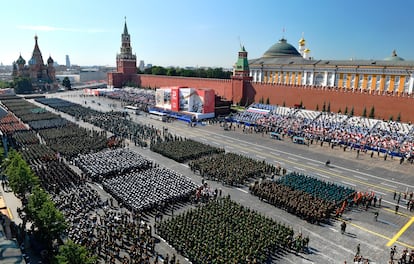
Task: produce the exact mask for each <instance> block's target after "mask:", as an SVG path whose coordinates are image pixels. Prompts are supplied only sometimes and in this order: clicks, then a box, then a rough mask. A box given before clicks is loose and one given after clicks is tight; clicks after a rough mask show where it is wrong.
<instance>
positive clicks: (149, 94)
mask: <svg viewBox="0 0 414 264" xmlns="http://www.w3.org/2000/svg"><path fill="white" fill-rule="evenodd" d="M104 96H106V97H108V98H111V99H117V100H120V101H121V102H126V103H128V104H129V105H133V106H135V107H138V109H139V110H140V111H145V112H148V109H149V108H151V107H154V106H155V90H152V89H136V88H124V89H122V90H121V89H119V90H114V91H111V92H108V93H106V94H105V95H104Z"/></svg>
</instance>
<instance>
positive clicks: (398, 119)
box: [396, 112, 401, 122]
mask: <svg viewBox="0 0 414 264" xmlns="http://www.w3.org/2000/svg"><path fill="white" fill-rule="evenodd" d="M396 121H397V122H401V112H399V113H398V115H397V119H396Z"/></svg>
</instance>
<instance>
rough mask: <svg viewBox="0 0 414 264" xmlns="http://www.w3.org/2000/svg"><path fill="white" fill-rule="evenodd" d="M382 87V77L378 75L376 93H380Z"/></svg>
mask: <svg viewBox="0 0 414 264" xmlns="http://www.w3.org/2000/svg"><path fill="white" fill-rule="evenodd" d="M380 85H381V75H377V83H376V84H375V91H379V89H380Z"/></svg>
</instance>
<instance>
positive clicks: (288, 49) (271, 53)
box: [263, 38, 301, 58]
mask: <svg viewBox="0 0 414 264" xmlns="http://www.w3.org/2000/svg"><path fill="white" fill-rule="evenodd" d="M296 56H301V55H300V53H299V52H298V51H297V49H296V48H295V47H293V46H292V45H290V44H289V43H287V41H286V39H284V38H282V39H280V40H279V42H278V43H275V44H274V45H273V46H271V47H270V48H269V49H268V50H267V51H266V52H265V53H264V54H263V57H264V58H277V57H296Z"/></svg>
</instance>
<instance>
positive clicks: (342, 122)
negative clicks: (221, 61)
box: [231, 104, 414, 161]
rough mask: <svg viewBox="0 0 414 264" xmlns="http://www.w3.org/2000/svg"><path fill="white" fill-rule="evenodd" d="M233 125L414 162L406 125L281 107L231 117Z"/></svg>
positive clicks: (413, 132) (258, 107)
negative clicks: (334, 144)
mask: <svg viewBox="0 0 414 264" xmlns="http://www.w3.org/2000/svg"><path fill="white" fill-rule="evenodd" d="M231 121H233V122H237V123H239V124H243V125H247V126H253V127H254V128H255V130H256V131H266V132H277V133H281V134H284V135H288V136H292V137H293V136H300V137H304V138H305V139H307V140H309V141H314V140H320V141H327V142H335V143H336V144H339V145H342V146H344V147H352V148H358V149H361V150H366V151H378V152H382V153H387V154H389V155H392V156H399V157H402V158H407V159H408V160H410V161H413V159H414V140H413V139H414V136H413V135H414V126H413V125H411V124H407V123H401V122H396V121H392V120H389V121H385V120H378V119H373V118H367V117H355V116H352V115H346V114H341V113H338V114H336V113H331V112H319V111H310V110H304V109H296V108H287V107H278V106H274V107H273V108H271V107H269V106H268V105H263V104H253V105H251V106H250V107H248V108H247V109H246V110H245V111H242V112H239V113H237V114H235V115H233V116H231Z"/></svg>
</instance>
